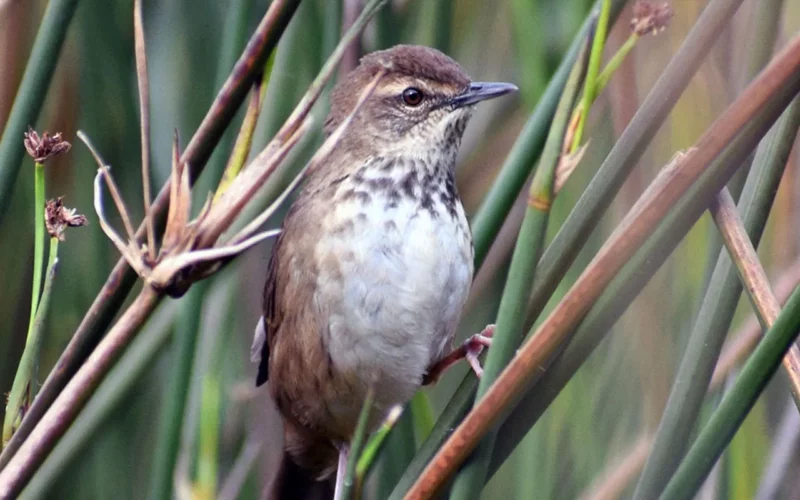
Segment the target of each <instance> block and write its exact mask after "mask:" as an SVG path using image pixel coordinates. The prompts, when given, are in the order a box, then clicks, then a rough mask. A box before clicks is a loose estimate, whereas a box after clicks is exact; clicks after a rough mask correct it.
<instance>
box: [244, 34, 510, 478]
mask: <svg viewBox="0 0 800 500" xmlns="http://www.w3.org/2000/svg"><path fill="white" fill-rule="evenodd" d="M379 70H386V74H385V76H384V77H383V78H382V79H381V80H380V82H379V83H378V86H377V87H376V89H375V91H374V93H373V94H372V95H371V96H370V98H369V99H368V100H367V101H366V102H365V104H364V106H363V107H362V108H361V109H360V110H359V112H358V113H357V114H356V116H355V117H354V119H353V122H352V123H351V125H350V126H349V127H348V128H347V129H346V130H345V132H344V134H343V136H342V138H341V141H340V142H339V143H338V145H337V146H336V147H335V149H334V150H333V151H332V152H331V154H330V155H329V157H328V158H326V160H325V161H323V162H322V163H321V164H319V165H318V166H316V167H315V168H314V169H312V170H310V171H309V172H308V173H307V177H306V180H305V183H304V186H303V188H302V190H301V192H300V193H299V195H298V197H297V199H296V201H295V202H294V203H293V205H292V207H291V208H290V210H289V212H288V214H287V216H286V218H285V219H284V222H283V228H282V233H281V235H280V237H279V238H278V240H277V242H276V244H275V247H274V249H273V253H272V258H271V260H270V264H269V269H268V272H267V281H266V287H265V294H264V318H263V331H262V332H260V333H257V335H256V341H255V343H254V356H255V358H256V360H257V361H259V362H260V364H259V371H258V378H257V383H258V384H259V385H260V384H262V383H264V382H265V381H267V380H268V381H269V389H270V393H271V394H272V396H273V398H274V399H275V401H276V403H277V405H278V408H279V409H280V411H281V413H282V414H283V416H284V418H285V422H286V449H287V452H288V454H289V455H290V456H291V457H292V460H293V461H294V462H295V463H297V464H298V465H300V466H301V467H303V468H306V469H309V470H311V471H313V472H314V473H315V474H316V475H317V477H321V478H324V477H327V476H329V475H330V474H331V472H332V471H333V470H334V467H335V466H336V457H337V448H338V449H346V446H347V444H348V443H349V440H350V438H351V436H352V433H353V431H354V427H355V424H356V421H357V417H358V413H359V411H360V409H361V406H362V404H363V400H364V396H365V393H366V390H367V388H368V387H369V385H370V384H374V387H375V389H376V401H375V410H376V411H373V413H372V422H371V424H372V426H373V427H374V425H376V424H377V423H378V422H380V420H381V419H382V418H383V416H384V415H385V412H387V411H388V410H389V409H390V408H391V407H392V406H393V405H395V404H398V403H400V404H402V403H405V402H406V401H407V400H408V399H409V398H410V397H411V396H412V395H413V393H414V391H416V390H417V389H418V388H419V386H420V385H421V384H422V383H423V380H424V379H425V377H426V375H427V374H429V370H430V368H431V367H432V366H434V365H436V363H437V362H439V361H440V360H442V359H443V358H444V357H445V356H446V355H447V353H448V352H449V351H450V350H451V349H452V338H453V334H454V332H455V329H456V326H457V324H458V320H459V317H460V315H461V308H462V306H463V304H464V301H465V300H466V297H467V293H468V291H469V285H470V282H471V279H472V259H473V250H472V238H471V234H470V231H469V226H468V224H467V219H466V217H465V215H464V210H463V208H462V206H461V202H460V200H459V198H458V193H457V191H456V187H455V179H454V168H455V159H456V154H457V151H458V147H459V145H460V142H461V136H462V134H463V132H464V128H465V127H466V124H467V122H468V120H469V117H470V114H471V110H472V105H473V104H475V103H476V102H478V101H481V100H484V99H487V98H490V97H495V96H498V95H502V94H505V93H507V92H510V91H513V90H515V87H513V86H511V85H507V84H476V83H471V82H470V80H469V78H468V77H467V75H466V73H464V71H463V70H462V69H461V67H460V66H459V65H458V64H457V63H456V62H455V61H453V60H452V59H450V58H449V57H447V56H445V55H444V54H442V53H440V52H438V51H436V50H433V49H429V48H426V47H419V46H397V47H394V48H392V49H390V50H387V51H381V52H375V53H372V54H369V55H367V56H365V57H364V58H363V59H362V61H361V64H360V65H359V67H358V68H357V69H355V70H354V71H353V72H352V73H350V74H349V75H348V76H347V78H346V79H345V80H344V81H343V82H341V83H340V84H339V85H337V86H336V88H335V89H334V91H333V93H332V98H331V112H330V114H329V116H328V119H327V121H326V123H325V129H326V132H327V133H330V132H331V131H332V130H333V129H334V128H335V127H336V126H337V125H338V124H340V123H341V122H342V120H343V119H344V118H345V117H347V116H348V115H349V114H350V112H351V111H352V110H353V108H354V106H355V104H356V101H357V99H358V96H359V95H360V93H361V90H362V89H363V88H364V86H365V85H367V83H368V82H369V81H370V80H371V79H372V78H373V77H374V75H375V74H376V73H377V72H378V71H379Z"/></svg>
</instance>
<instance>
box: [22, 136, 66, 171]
mask: <svg viewBox="0 0 800 500" xmlns="http://www.w3.org/2000/svg"><path fill="white" fill-rule="evenodd" d="M24 136H25V140H24V141H23V142H24V144H25V149H27V150H28V154H29V155H31V157H32V158H33V161H35V162H36V163H44V162H46V161H47V160H48V159H50V158H52V157H53V156H56V155H60V154H61V153H66V152H67V151H69V148H70V147H71V145H70V143H68V142H67V141H65V140H63V139H62V138H61V132H59V133H57V134H55V135H53V136H52V137H51V136H50V135H49V134H48V133H47V132H44V133H43V134H42V136H41V137H39V134H37V133H36V131H35V130H33V129H32V128H30V127H28V131H27V132H25V134H24Z"/></svg>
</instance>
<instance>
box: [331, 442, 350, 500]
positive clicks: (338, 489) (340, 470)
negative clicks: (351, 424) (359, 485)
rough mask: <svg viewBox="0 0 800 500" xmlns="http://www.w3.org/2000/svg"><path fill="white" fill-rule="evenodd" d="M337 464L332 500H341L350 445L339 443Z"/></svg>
mask: <svg viewBox="0 0 800 500" xmlns="http://www.w3.org/2000/svg"><path fill="white" fill-rule="evenodd" d="M338 448H339V465H338V466H337V467H336V486H334V488H333V500H342V488H343V487H344V476H345V475H347V458H348V457H349V456H350V445H349V444H341V445H339V447H338Z"/></svg>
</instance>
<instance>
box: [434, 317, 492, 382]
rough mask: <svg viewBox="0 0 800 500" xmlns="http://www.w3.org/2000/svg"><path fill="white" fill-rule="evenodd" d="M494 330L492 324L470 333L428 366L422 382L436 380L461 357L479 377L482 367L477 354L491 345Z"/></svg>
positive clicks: (481, 373)
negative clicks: (445, 354) (457, 345)
mask: <svg viewBox="0 0 800 500" xmlns="http://www.w3.org/2000/svg"><path fill="white" fill-rule="evenodd" d="M494 330H495V326H494V325H488V326H487V327H486V328H484V329H483V331H482V332H481V333H476V334H475V335H472V336H471V337H469V338H468V339H467V340H465V341H464V343H463V344H461V346H459V347H458V348H457V349H453V351H451V352H450V354H448V355H447V356H445V357H444V358H442V359H440V360H439V361H437V362H436V363H434V364H433V365H432V366H431V367H430V368H428V373H426V374H425V378H423V380H422V384H423V385H428V384H432V383H434V382H436V381H437V380H439V377H440V376H441V375H442V373H444V372H445V370H447V369H448V368H450V367H451V366H452V365H454V364H455V363H457V362H458V361H461V360H462V359H466V360H467V363H469V366H470V367H471V368H472V371H473V372H475V375H476V376H477V377H478V378H481V376H482V375H483V367H482V366H481V362H480V360H479V359H478V356H480V354H481V353H482V352H483V349H484V348H486V347H489V346H491V345H492V336H493V335H494Z"/></svg>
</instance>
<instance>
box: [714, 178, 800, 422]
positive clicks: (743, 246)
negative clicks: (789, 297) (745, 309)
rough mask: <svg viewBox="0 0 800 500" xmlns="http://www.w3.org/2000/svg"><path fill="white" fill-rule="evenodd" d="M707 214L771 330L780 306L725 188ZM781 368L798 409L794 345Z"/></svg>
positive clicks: (799, 366) (799, 359) (798, 357)
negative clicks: (717, 229) (709, 215)
mask: <svg viewBox="0 0 800 500" xmlns="http://www.w3.org/2000/svg"><path fill="white" fill-rule="evenodd" d="M709 210H710V212H711V216H712V217H713V218H714V222H715V223H716V225H717V227H718V228H719V230H720V232H721V233H722V239H723V240H724V242H725V247H726V248H727V249H728V253H729V254H730V256H731V259H732V260H733V262H734V263H735V264H736V268H737V269H738V271H739V276H740V277H741V279H742V284H743V285H744V288H745V290H747V294H748V296H749V297H750V301H751V302H752V303H753V306H754V308H755V311H756V315H757V316H758V320H759V322H760V323H761V325H762V326H763V327H764V329H765V330H766V329H769V328H771V327H772V325H773V324H774V323H775V319H776V318H777V317H778V314H779V313H780V311H781V306H780V304H779V303H778V299H777V298H776V297H775V293H773V291H772V288H771V287H770V284H769V279H767V274H766V273H765V272H764V268H763V267H762V265H761V262H760V261H759V260H758V255H757V254H756V250H755V248H754V247H753V243H752V242H751V241H750V238H749V237H748V236H747V231H745V228H744V224H743V223H742V219H741V218H740V217H739V211H738V209H737V208H736V204H735V203H734V201H733V197H731V193H730V192H729V191H728V189H727V188H725V189H723V190H722V191H721V192H720V193H719V194H717V196H716V197H715V198H714V200H713V201H712V202H711V206H710V207H709ZM783 368H784V370H785V371H786V375H787V376H788V379H789V386H790V389H791V392H792V398H793V399H794V402H795V404H796V405H797V406H798V407H800V349H798V347H797V345H795V344H793V345H792V346H791V347H790V348H789V352H787V353H786V356H785V357H784V358H783Z"/></svg>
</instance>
